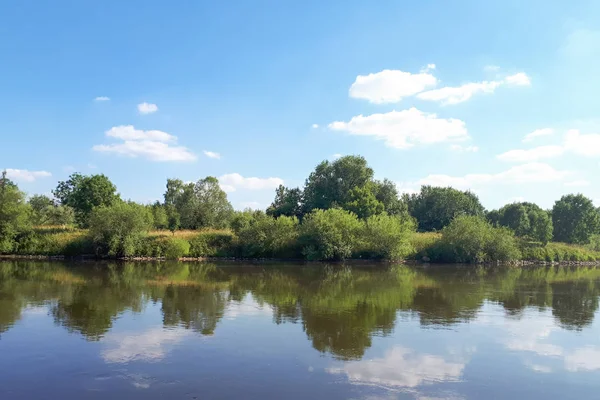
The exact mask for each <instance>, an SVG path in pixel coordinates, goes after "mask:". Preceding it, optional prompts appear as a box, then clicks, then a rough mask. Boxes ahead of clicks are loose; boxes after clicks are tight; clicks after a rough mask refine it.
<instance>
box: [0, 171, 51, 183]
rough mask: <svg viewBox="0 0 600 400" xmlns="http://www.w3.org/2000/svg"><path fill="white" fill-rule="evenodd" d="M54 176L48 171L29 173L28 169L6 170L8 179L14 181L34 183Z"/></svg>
mask: <svg viewBox="0 0 600 400" xmlns="http://www.w3.org/2000/svg"><path fill="white" fill-rule="evenodd" d="M49 176H52V174H51V173H50V172H48V171H28V170H26V169H13V168H7V169H6V177H7V178H8V179H10V180H13V181H17V182H19V181H21V182H33V181H35V180H36V179H39V178H47V177H49Z"/></svg>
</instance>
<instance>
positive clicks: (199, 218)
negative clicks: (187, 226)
mask: <svg viewBox="0 0 600 400" xmlns="http://www.w3.org/2000/svg"><path fill="white" fill-rule="evenodd" d="M194 196H195V197H196V213H195V215H196V224H195V225H196V228H225V227H227V226H229V222H230V220H231V217H232V216H233V207H232V206H231V203H229V201H228V200H227V193H225V192H224V191H223V190H222V189H221V187H220V186H219V181H218V179H217V178H214V177H212V176H208V177H206V178H204V179H201V180H199V181H198V182H196V185H195V186H194Z"/></svg>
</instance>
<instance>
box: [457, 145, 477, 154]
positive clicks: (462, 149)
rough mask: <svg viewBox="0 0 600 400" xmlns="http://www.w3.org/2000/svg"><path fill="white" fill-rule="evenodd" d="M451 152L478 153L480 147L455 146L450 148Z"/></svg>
mask: <svg viewBox="0 0 600 400" xmlns="http://www.w3.org/2000/svg"><path fill="white" fill-rule="evenodd" d="M450 150H452V151H458V152H464V153H477V152H478V151H479V147H477V146H461V145H460V144H453V145H451V146H450Z"/></svg>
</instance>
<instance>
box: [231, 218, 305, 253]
mask: <svg viewBox="0 0 600 400" xmlns="http://www.w3.org/2000/svg"><path fill="white" fill-rule="evenodd" d="M237 234H238V245H239V251H240V255H241V256H242V257H271V258H296V257H299V256H300V255H301V252H300V251H299V248H298V219H297V218H296V217H287V216H285V215H282V216H280V217H279V218H273V217H271V216H269V215H266V214H263V213H256V214H255V215H254V216H253V218H252V219H251V220H250V221H249V223H248V224H247V225H246V226H244V227H243V228H242V229H240V230H239V231H238V232H237Z"/></svg>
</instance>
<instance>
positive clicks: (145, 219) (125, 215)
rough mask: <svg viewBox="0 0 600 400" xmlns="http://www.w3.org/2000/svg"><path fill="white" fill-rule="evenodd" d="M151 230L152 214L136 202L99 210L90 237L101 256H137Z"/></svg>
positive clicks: (96, 211)
mask: <svg viewBox="0 0 600 400" xmlns="http://www.w3.org/2000/svg"><path fill="white" fill-rule="evenodd" d="M151 228H152V213H151V212H150V211H149V210H148V208H146V207H144V206H142V205H140V204H136V203H132V202H117V203H115V204H113V205H112V206H100V207H96V208H95V209H94V210H93V211H92V214H91V216H90V220H89V229H90V235H91V237H92V240H93V241H94V243H95V244H96V246H97V249H98V253H99V254H100V255H110V256H116V257H123V256H125V257H128V256H134V255H136V251H138V250H139V249H140V245H141V241H142V239H143V238H144V237H145V236H146V235H147V234H148V231H149V230H150V229H151Z"/></svg>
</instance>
